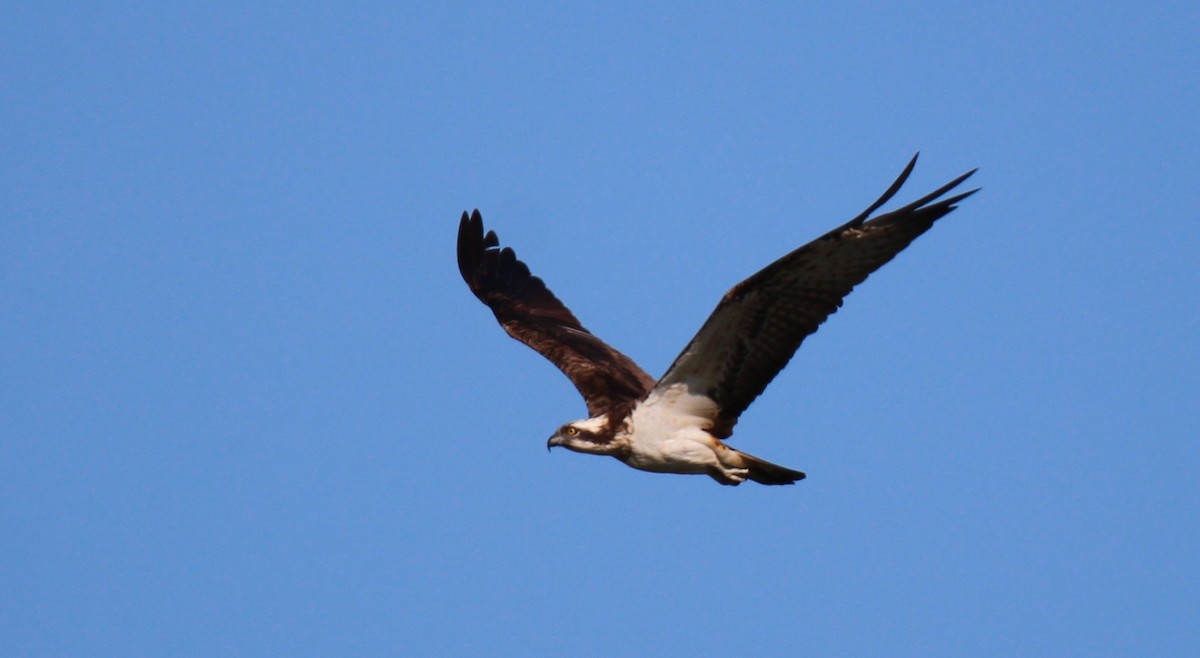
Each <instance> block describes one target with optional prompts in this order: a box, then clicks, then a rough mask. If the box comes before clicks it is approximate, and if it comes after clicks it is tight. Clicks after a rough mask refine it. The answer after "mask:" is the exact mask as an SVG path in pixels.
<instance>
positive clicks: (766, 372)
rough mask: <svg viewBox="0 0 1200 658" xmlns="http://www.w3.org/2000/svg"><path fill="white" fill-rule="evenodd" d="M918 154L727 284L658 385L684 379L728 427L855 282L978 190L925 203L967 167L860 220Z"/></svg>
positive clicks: (722, 427) (723, 428)
mask: <svg viewBox="0 0 1200 658" xmlns="http://www.w3.org/2000/svg"><path fill="white" fill-rule="evenodd" d="M916 161H917V158H916V156H914V157H913V159H912V161H911V162H909V163H908V166H907V167H906V168H905V169H904V171H903V172H902V173H901V174H900V176H899V177H898V178H897V179H896V182H894V183H893V184H892V186H891V187H890V188H889V189H888V191H887V192H885V193H884V194H883V196H882V197H880V198H879V200H878V201H876V202H875V203H873V204H871V206H870V207H869V208H867V210H865V211H863V213H862V214H860V215H859V216H858V217H855V218H854V219H853V220H851V221H850V222H848V223H846V224H844V225H842V226H840V227H838V228H836V229H834V230H833V231H830V232H829V233H827V234H825V235H824V236H822V237H820V238H817V239H816V240H814V241H812V242H810V243H809V244H807V245H804V246H803V247H800V248H799V249H796V250H795V251H793V252H791V253H789V254H787V255H786V256H784V257H782V258H780V259H779V260H777V261H775V262H773V263H771V264H770V265H768V266H767V267H765V268H763V269H762V270H760V271H759V272H758V273H756V274H754V275H753V276H751V277H750V278H748V279H746V280H745V281H742V282H741V283H739V284H737V285H736V286H734V287H733V288H732V289H730V290H729V292H727V293H726V294H725V296H724V297H723V298H722V299H721V301H720V303H719V304H717V307H716V309H715V310H713V312H712V315H710V316H709V318H708V320H706V321H705V323H704V326H703V327H701V328H700V331H699V332H698V333H697V334H696V336H695V337H694V338H692V340H691V341H690V342H689V343H688V346H687V347H686V348H684V350H683V352H682V353H680V355H679V356H678V357H677V358H676V359H675V362H674V363H673V364H672V365H671V367H670V368H668V369H667V373H666V374H665V375H663V378H662V379H661V380H660V381H659V384H658V385H659V386H660V387H663V386H668V385H671V384H675V383H680V382H683V383H686V384H688V386H689V388H692V389H699V390H693V392H695V393H700V394H703V395H707V396H708V397H710V398H712V399H713V400H715V401H716V402H717V405H718V407H719V411H718V416H717V418H715V419H714V420H715V421H716V422H715V430H716V431H717V432H718V433H719V435H728V434H729V433H730V432H731V431H732V429H733V425H734V423H736V422H737V418H738V416H740V415H741V413H742V412H743V411H745V410H746V407H748V406H750V403H751V402H753V401H754V399H755V398H757V397H758V396H759V394H761V393H762V392H763V390H764V389H765V388H766V387H767V384H769V383H770V382H771V380H772V379H774V378H775V376H776V375H777V374H779V371H780V370H782V369H783V367H784V366H785V365H787V363H788V361H790V360H791V358H792V355H793V354H795V352H796V349H797V348H799V347H800V343H801V342H802V341H803V340H804V339H805V338H806V337H807V336H809V335H810V334H812V333H814V332H816V330H817V328H818V327H819V326H821V324H822V323H823V322H825V320H826V318H828V317H829V316H830V315H832V314H833V313H834V312H835V311H837V309H838V307H840V306H841V305H842V299H843V298H844V297H845V296H846V295H847V294H849V292H850V291H851V290H852V289H853V288H854V286H856V285H858V284H859V283H861V282H862V281H863V280H865V279H866V278H867V275H869V274H870V273H872V272H874V271H875V270H877V269H879V267H881V266H882V265H883V264H884V263H887V262H888V261H889V260H891V259H892V258H893V257H894V256H895V255H896V254H898V253H900V251H901V250H903V249H904V248H905V247H907V246H908V245H909V243H911V242H912V241H913V240H914V239H916V238H917V236H919V235H921V234H922V233H924V232H925V231H927V230H928V229H929V228H930V227H931V226H932V225H933V223H934V222H935V221H937V220H938V219H940V218H942V217H944V216H945V215H946V214H948V213H949V212H950V211H952V210H954V208H955V205H954V204H955V203H957V202H959V201H961V200H963V199H965V198H966V197H968V196H970V195H971V194H974V193H975V192H976V191H978V190H971V191H969V192H965V193H963V194H959V195H956V196H953V197H950V198H947V199H943V200H941V201H937V202H936V203H932V204H930V202H932V201H934V200H935V199H937V198H938V197H940V196H942V195H943V194H945V193H946V192H949V191H950V190H952V189H953V188H954V187H956V186H957V185H958V184H959V183H962V182H963V181H964V180H966V179H967V178H968V177H970V176H971V174H973V173H975V170H971V171H969V172H967V173H965V174H963V175H962V176H959V177H958V178H956V179H954V180H953V181H950V182H949V183H947V184H946V185H943V186H942V187H940V188H938V189H937V190H936V191H934V192H933V193H931V194H929V195H926V196H925V197H922V198H921V199H918V200H917V201H914V202H913V203H910V204H909V205H907V206H904V207H903V208H900V209H898V210H894V211H892V212H889V213H886V214H883V215H880V216H879V217H876V218H874V219H872V220H870V221H865V220H866V219H867V217H868V216H869V215H870V214H871V213H872V212H874V211H875V210H877V209H878V208H879V207H880V206H882V205H883V204H884V203H886V202H887V201H888V199H890V198H891V197H892V196H893V195H894V194H895V193H896V192H897V191H898V190H899V189H900V187H901V185H903V184H904V181H905V180H906V179H907V178H908V175H909V174H910V173H911V172H912V169H913V166H914V165H915V164H916ZM926 204H930V205H926Z"/></svg>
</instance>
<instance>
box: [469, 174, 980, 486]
mask: <svg viewBox="0 0 1200 658" xmlns="http://www.w3.org/2000/svg"><path fill="white" fill-rule="evenodd" d="M916 162H917V158H916V156H913V159H912V160H911V161H910V162H909V163H908V166H907V167H905V168H904V171H903V172H901V174H900V176H899V177H898V178H897V179H896V181H895V182H894V183H892V185H891V187H889V188H888V190H887V191H886V192H884V193H883V196H881V197H879V199H878V200H877V201H876V202H875V203H873V204H871V205H870V207H868V208H867V209H866V210H864V211H863V212H862V213H861V214H860V215H858V216H857V217H855V218H854V219H852V220H850V221H849V222H846V223H845V224H843V225H841V226H839V227H838V228H835V229H834V230H832V231H830V232H828V233H826V234H825V235H823V236H821V237H819V238H817V239H816V240H813V241H812V242H810V243H808V244H807V245H804V246H803V247H800V248H799V249H796V250H795V251H793V252H791V253H789V254H787V255H786V256H784V257H782V258H780V259H779V260H777V261H775V262H773V263H771V264H770V265H768V266H766V267H765V268H763V269H762V270H761V271H759V272H758V273H756V274H754V275H753V276H751V277H750V278H748V279H746V280H745V281H742V282H741V283H739V284H737V285H736V286H734V287H733V288H731V289H730V290H729V292H727V293H725V296H724V297H722V298H721V301H720V303H718V304H717V307H716V309H715V310H713V312H712V315H710V316H709V318H708V320H707V321H705V323H704V325H703V326H702V327H700V331H699V332H698V333H697V334H696V335H695V337H694V338H692V340H691V342H689V343H688V344H687V346H686V347H684V348H683V352H681V353H680V354H679V356H678V357H677V358H676V359H675V362H674V363H672V364H671V367H669V368H667V372H666V374H664V375H663V376H662V377H661V378H659V379H658V380H657V381H656V380H655V379H654V378H653V377H651V376H650V375H648V374H646V371H644V370H642V369H641V368H640V367H638V365H637V364H636V363H634V362H633V360H632V359H630V358H629V357H627V356H625V355H624V354H622V353H621V352H619V351H617V350H616V349H614V348H612V347H611V346H609V345H608V344H607V343H605V342H604V341H602V340H600V339H599V338H597V337H596V336H594V335H592V333H591V332H589V331H588V330H587V329H585V328H584V327H583V325H582V324H581V323H580V322H579V320H578V319H576V317H575V316H574V314H572V313H571V311H570V310H568V309H567V307H566V306H565V305H563V303H562V302H560V301H559V300H558V298H557V297H555V296H554V293H552V292H550V289H549V288H547V287H546V284H545V283H543V282H542V280H541V279H539V278H538V277H536V276H533V275H531V274H530V272H529V268H528V267H527V266H526V265H525V263H523V262H521V261H520V260H517V257H516V254H515V253H514V252H513V250H512V249H511V248H508V247H505V248H503V249H500V248H499V247H500V240H499V239H498V238H497V237H496V233H495V232H494V231H488V232H487V233H486V234H484V230H483V218H482V217H481V216H480V214H479V211H478V210H476V211H474V212H472V213H471V214H470V215H468V214H467V213H466V212H464V213H463V215H462V220H461V222H460V223H459V225H458V269H459V271H460V272H461V273H462V277H463V279H464V280H465V281H466V282H467V285H468V286H469V287H470V289H471V292H473V293H474V294H475V296H476V297H478V298H479V300H480V301H482V302H483V303H484V304H487V306H488V307H489V308H491V309H492V312H493V313H494V314H495V316H496V320H498V321H499V322H500V325H501V326H502V327H504V330H505V331H507V332H508V334H509V335H510V336H512V337H513V338H515V339H517V340H519V341H521V342H522V343H525V344H526V345H528V346H529V347H532V348H533V349H534V350H537V352H538V353H539V354H541V355H542V356H544V357H546V358H547V359H549V360H550V361H551V362H552V363H553V364H554V365H555V366H557V367H558V369H559V370H561V371H562V372H563V374H565V375H566V376H567V378H569V379H570V380H571V382H572V383H573V384H574V385H575V388H576V389H578V390H579V393H580V394H581V395H583V399H584V401H585V402H586V403H587V411H588V417H587V418H585V419H582V420H576V421H572V422H569V423H567V424H565V425H563V426H562V427H560V428H558V431H556V432H555V433H554V435H553V436H551V437H550V440H549V441H548V442H547V443H546V449H547V450H549V449H550V448H552V447H555V446H562V447H564V448H567V449H568V450H573V451H575V452H582V453H587V454H592V455H609V456H612V457H615V458H617V459H619V460H620V461H622V462H624V463H625V464H627V465H629V466H632V467H633V468H636V469H640V470H643V471H651V472H655V473H685V474H707V475H709V476H711V477H712V478H713V479H714V480H716V481H717V482H719V483H721V484H726V485H737V484H741V483H742V482H744V481H746V480H754V481H755V482H759V483H761V484H794V483H795V482H796V481H797V480H802V479H804V473H803V472H801V471H795V470H792V469H790V468H784V467H782V466H778V465H776V464H772V463H770V462H768V461H765V460H762V459H759V458H758V457H754V456H751V455H748V454H746V453H744V452H742V451H740V450H735V449H733V448H730V447H729V446H727V445H726V444H725V443H724V439H727V438H729V436H730V434H732V433H733V426H734V424H735V423H736V422H737V420H738V417H739V416H740V415H741V414H742V412H743V411H745V410H746V407H748V406H750V403H751V402H753V401H754V399H755V398H757V397H758V396H759V394H760V393H762V392H763V390H764V389H765V388H766V387H767V384H769V383H770V382H771V380H772V379H773V378H774V377H775V375H777V374H778V373H779V371H780V370H782V369H783V367H784V366H785V365H787V363H788V361H789V360H791V358H792V355H793V354H794V353H795V352H796V349H797V348H799V347H800V343H801V342H802V341H803V340H804V339H805V337H807V336H809V335H810V334H812V333H814V332H815V331H816V330H817V327H819V326H820V325H821V323H823V322H825V319H826V318H828V317H829V316H830V315H832V314H833V313H834V312H835V311H837V309H838V307H840V306H841V305H842V298H844V297H845V296H846V295H847V294H849V292H850V291H851V290H852V289H853V288H854V286H856V285H858V284H859V283H861V282H862V281H863V280H865V279H866V278H867V275H869V274H870V273H871V272H874V271H875V270H877V269H879V267H881V266H882V265H883V264H884V263H886V262H888V261H889V260H891V259H892V258H893V257H894V256H895V255H896V254H898V253H900V251H901V250H903V249H904V248H905V247H907V246H908V244H909V243H910V242H912V241H913V240H915V239H916V238H917V236H919V235H921V234H922V233H924V232H925V231H927V230H929V228H930V227H931V226H933V223H934V222H936V221H937V220H938V219H941V218H942V217H944V216H946V215H947V214H948V213H949V212H950V211H952V210H954V209H955V207H956V206H955V204H956V203H958V202H959V201H962V200H963V199H965V198H967V197H968V196H970V195H972V194H974V193H975V192H977V191H978V188H977V189H974V190H970V191H968V192H963V193H960V194H957V195H955V196H951V197H949V198H945V199H941V200H938V199H939V198H940V197H941V196H942V195H944V194H946V193H947V192H949V191H951V190H953V189H954V188H955V187H957V186H958V185H959V184H960V183H962V182H963V181H964V180H966V179H967V178H968V177H970V176H971V174H973V173H975V170H974V169H972V170H971V171H969V172H967V173H965V174H963V175H962V176H959V177H958V178H955V179H954V180H952V181H950V182H949V183H947V184H945V185H943V186H942V187H940V188H938V189H937V190H935V191H934V192H932V193H930V194H928V195H926V196H924V197H922V198H920V199H918V200H916V201H914V202H912V203H910V204H908V205H907V206H904V207H903V208H900V209H898V210H894V211H892V212H889V213H885V214H882V215H879V216H878V217H874V218H870V219H869V217H870V215H871V213H873V212H875V211H876V210H878V209H879V207H880V206H882V205H883V204H884V203H886V202H887V201H888V200H889V199H891V198H892V196H893V195H895V194H896V192H897V191H899V189H900V187H901V186H902V185H903V184H904V181H905V180H906V179H907V178H908V175H909V174H910V173H911V172H912V170H913V166H914V165H916Z"/></svg>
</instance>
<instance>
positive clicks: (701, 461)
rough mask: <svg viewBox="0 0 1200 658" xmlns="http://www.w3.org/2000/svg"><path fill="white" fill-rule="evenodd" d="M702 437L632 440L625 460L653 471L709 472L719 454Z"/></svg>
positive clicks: (633, 465) (644, 469)
mask: <svg viewBox="0 0 1200 658" xmlns="http://www.w3.org/2000/svg"><path fill="white" fill-rule="evenodd" d="M704 438H708V441H705V440H703V439H701V438H700V437H697V438H692V437H675V438H668V439H660V440H654V441H637V440H635V441H632V442H631V445H630V453H629V458H628V459H626V460H625V463H626V464H628V465H630V466H632V467H633V468H636V469H639V470H642V471H651V472H654V473H688V474H698V473H707V472H708V471H709V470H710V469H712V468H713V467H714V466H716V465H717V455H716V453H715V452H714V451H713V448H712V447H711V446H709V445H708V443H709V442H710V441H711V438H709V437H707V436H705V437H704Z"/></svg>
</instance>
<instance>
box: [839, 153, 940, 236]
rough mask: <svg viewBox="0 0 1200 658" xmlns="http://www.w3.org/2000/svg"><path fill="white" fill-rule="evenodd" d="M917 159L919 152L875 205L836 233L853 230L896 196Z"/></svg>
mask: <svg viewBox="0 0 1200 658" xmlns="http://www.w3.org/2000/svg"><path fill="white" fill-rule="evenodd" d="M919 157H921V152H920V151H917V152H916V153H914V154H913V157H912V159H911V160H909V161H908V164H907V165H905V166H904V171H901V172H900V175H899V176H897V177H896V180H895V181H893V182H892V185H891V187H889V188H887V191H886V192H884V193H883V194H882V195H881V196H880V197H879V198H878V199H876V200H875V203H872V204H871V205H870V206H868V207H867V209H866V210H864V211H862V212H860V213H859V214H858V215H857V216H855V218H854V219H852V220H850V221H848V222H846V223H845V224H843V225H842V226H839V227H838V228H837V232H841V231H844V230H846V229H848V228H853V227H855V226H858V225H859V224H862V223H863V222H865V221H866V220H867V218H868V217H870V216H871V213H873V212H875V211H876V210H879V208H880V207H881V206H883V204H885V203H887V202H888V201H890V200H891V198H892V197H894V196H896V193H897V192H899V191H900V188H901V187H904V182H905V181H907V180H908V177H909V175H910V174H912V172H913V169H914V168H915V167H916V166H917V158H919Z"/></svg>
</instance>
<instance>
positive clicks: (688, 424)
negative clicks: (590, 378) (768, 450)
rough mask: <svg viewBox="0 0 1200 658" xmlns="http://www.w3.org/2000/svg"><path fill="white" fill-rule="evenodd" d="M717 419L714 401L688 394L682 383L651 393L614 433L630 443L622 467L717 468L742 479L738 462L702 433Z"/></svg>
mask: <svg viewBox="0 0 1200 658" xmlns="http://www.w3.org/2000/svg"><path fill="white" fill-rule="evenodd" d="M716 415H717V404H716V402H714V401H713V400H712V399H711V398H709V397H707V396H704V395H698V394H695V393H691V392H689V391H688V387H687V385H686V384H673V385H671V386H667V387H662V388H658V389H655V390H654V391H653V392H652V393H650V395H649V397H647V398H646V400H645V401H643V402H642V403H641V404H639V405H638V406H637V407H635V408H634V410H633V412H632V413H631V414H630V415H629V418H628V419H627V421H626V425H625V427H623V428H622V430H621V432H620V433H618V435H617V438H618V439H619V440H621V439H623V440H626V441H628V442H629V446H630V449H631V455H630V457H629V460H628V461H627V462H626V463H627V464H629V465H630V466H632V467H634V468H638V469H641V470H643V471H654V472H656V473H709V472H711V471H713V470H718V471H720V472H722V473H724V474H725V475H726V476H727V477H729V478H731V479H735V480H737V481H741V480H744V479H745V477H746V471H745V470H744V469H742V468H739V467H740V466H741V458H740V457H738V456H737V454H736V453H735V452H734V451H732V450H730V449H729V448H727V447H725V446H724V445H723V444H722V443H721V442H720V441H718V440H717V439H715V438H713V436H712V435H711V434H709V433H708V432H707V431H705V430H707V429H708V428H710V427H712V424H713V418H715V417H716Z"/></svg>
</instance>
